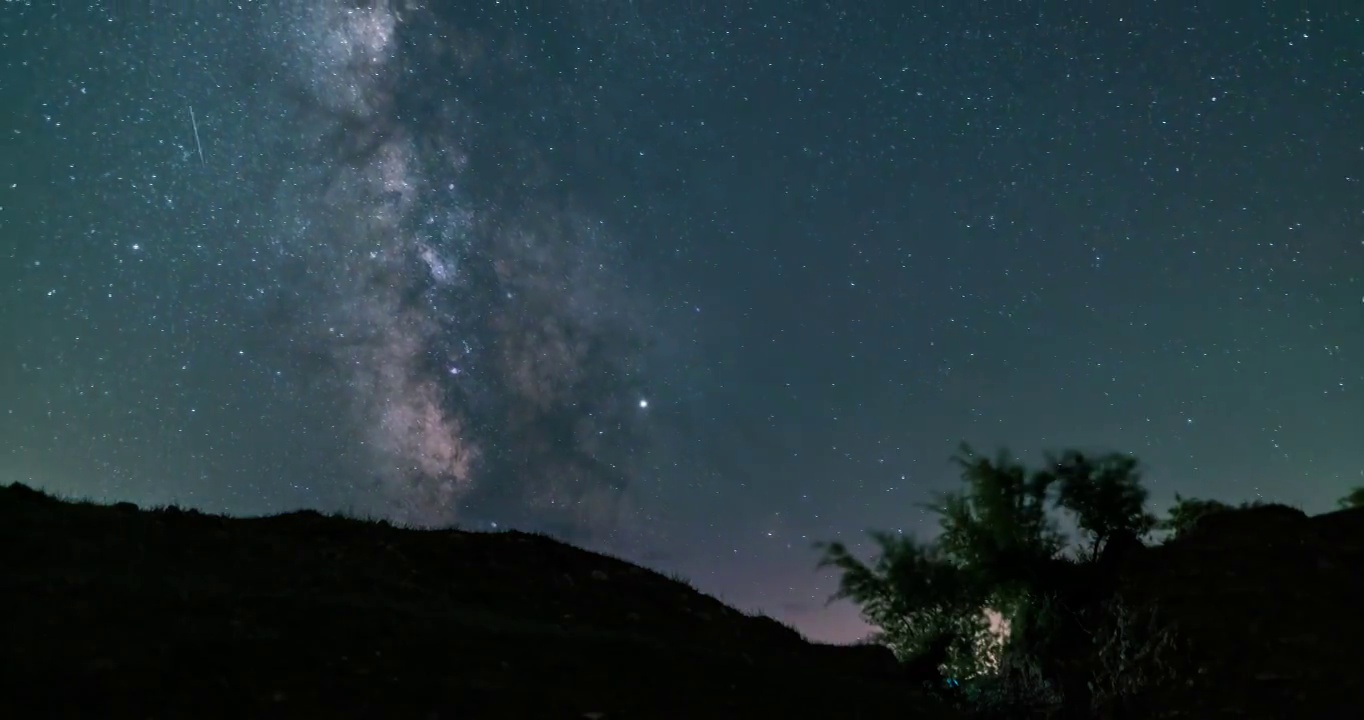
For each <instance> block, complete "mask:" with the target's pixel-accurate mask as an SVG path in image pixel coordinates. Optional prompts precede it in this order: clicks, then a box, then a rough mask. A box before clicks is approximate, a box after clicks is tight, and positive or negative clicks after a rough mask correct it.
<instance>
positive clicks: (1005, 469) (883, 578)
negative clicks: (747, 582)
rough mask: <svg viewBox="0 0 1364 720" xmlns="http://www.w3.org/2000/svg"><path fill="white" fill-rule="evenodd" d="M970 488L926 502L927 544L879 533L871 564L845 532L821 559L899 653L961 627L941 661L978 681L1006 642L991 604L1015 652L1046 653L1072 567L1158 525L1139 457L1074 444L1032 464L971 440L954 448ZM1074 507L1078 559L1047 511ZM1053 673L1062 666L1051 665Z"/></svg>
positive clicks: (953, 672) (910, 653) (920, 648)
mask: <svg viewBox="0 0 1364 720" xmlns="http://www.w3.org/2000/svg"><path fill="white" fill-rule="evenodd" d="M953 459H954V461H955V462H956V464H957V465H958V467H959V468H960V469H961V480H962V481H963V483H964V484H965V488H964V489H962V490H960V491H956V492H948V493H944V494H943V495H941V496H940V497H939V499H938V501H937V502H936V503H932V504H929V505H926V506H925V507H926V508H927V509H929V510H932V511H933V512H935V513H936V514H937V515H938V517H939V524H940V526H941V529H942V532H941V534H940V535H939V536H938V537H937V538H936V539H935V540H934V541H932V542H922V541H919V540H917V539H915V538H913V537H907V536H905V535H902V534H898V533H886V532H881V531H872V532H870V533H869V535H870V537H871V539H872V540H873V541H874V542H875V543H876V544H877V546H878V548H879V550H880V552H879V554H878V555H877V557H876V559H875V561H874V562H873V564H871V565H867V564H865V563H863V562H862V561H861V560H860V559H858V558H857V557H855V556H853V555H852V553H851V552H849V550H848V548H847V547H846V546H845V545H843V544H842V543H839V542H828V543H818V544H817V545H816V547H817V548H818V549H820V550H822V551H823V557H822V559H821V561H820V567H835V568H837V569H838V570H839V571H840V572H841V577H840V580H839V588H838V591H837V592H836V593H835V594H834V596H833V598H831V601H832V600H838V599H844V598H846V599H850V600H852V601H854V602H856V603H857V604H858V605H859V606H860V607H861V611H862V614H863V617H864V619H866V620H867V621H868V622H869V623H871V624H872V625H874V626H875V627H877V628H879V630H880V632H879V635H878V640H879V641H881V642H882V643H884V644H886V645H887V646H889V647H890V648H891V649H892V650H894V651H895V652H896V654H897V655H898V656H900V657H901V658H910V657H917V656H921V655H922V654H923V653H924V652H925V651H926V650H928V649H929V646H930V644H931V643H932V641H934V640H937V639H939V638H942V637H943V636H944V635H948V636H951V637H952V642H951V644H950V647H951V650H950V652H949V653H948V654H947V659H946V660H945V661H944V662H943V663H942V669H943V670H944V671H945V672H947V673H948V675H949V676H950V677H954V678H961V679H969V678H972V677H976V676H980V675H983V674H987V673H989V672H991V671H993V670H994V669H995V668H996V667H997V666H998V664H999V662H1000V660H1001V659H1002V657H1003V655H1004V652H1005V650H1006V648H1005V643H1004V641H1003V640H1002V639H1001V638H999V637H998V636H997V635H994V634H992V633H991V632H990V627H989V622H988V621H987V619H986V617H987V616H986V611H987V610H990V611H994V612H996V613H998V614H999V616H1000V618H1001V619H1002V620H1003V621H1004V623H1005V625H1006V626H1007V627H1008V632H1009V638H1008V641H1007V645H1008V646H1009V647H1011V648H1012V649H1013V650H1014V651H1015V652H1017V651H1020V650H1022V649H1025V648H1026V649H1027V652H1029V653H1033V652H1042V651H1043V650H1044V649H1047V650H1055V648H1048V644H1049V639H1051V638H1054V637H1055V636H1057V635H1058V632H1059V631H1058V629H1057V628H1056V627H1055V626H1056V625H1057V623H1065V622H1070V621H1067V620H1063V619H1060V613H1059V612H1058V611H1057V603H1056V602H1055V601H1056V597H1057V593H1058V592H1059V591H1060V589H1063V588H1069V587H1072V586H1075V585H1076V584H1077V581H1076V579H1075V568H1076V567H1077V565H1080V564H1083V563H1085V562H1091V561H1094V560H1097V559H1099V558H1100V557H1101V555H1102V554H1104V552H1105V550H1106V548H1109V547H1110V546H1112V547H1115V548H1116V547H1122V546H1125V545H1128V544H1130V543H1132V542H1138V543H1139V542H1140V540H1141V538H1143V537H1145V536H1146V535H1147V534H1148V533H1149V532H1150V531H1151V530H1152V529H1154V528H1155V527H1156V525H1157V521H1156V518H1155V516H1153V515H1151V514H1150V513H1149V512H1147V511H1146V509H1145V502H1146V497H1147V493H1146V490H1145V489H1144V488H1143V487H1142V486H1141V482H1140V474H1139V471H1138V464H1137V461H1136V459H1135V458H1133V457H1131V456H1128V455H1123V454H1120V453H1108V454H1103V455H1097V456H1090V455H1086V454H1084V453H1082V452H1080V451H1077V450H1068V451H1066V452H1064V453H1062V454H1061V455H1059V456H1049V457H1048V458H1047V464H1046V466H1045V467H1044V469H1042V470H1034V471H1030V470H1028V469H1027V468H1025V467H1024V466H1023V465H1021V464H1020V463H1018V462H1016V461H1015V460H1014V459H1013V458H1012V457H1011V456H1010V455H1009V453H1008V451H1007V450H1000V451H999V452H998V453H997V454H996V456H995V457H994V458H993V459H991V458H988V457H984V456H981V455H978V454H977V453H975V452H974V451H973V450H972V449H971V447H970V446H969V445H965V444H963V445H962V446H961V449H960V451H959V453H958V454H957V455H956V456H955V457H954V458H953ZM1051 508H1059V509H1061V510H1064V511H1066V512H1067V513H1068V514H1069V515H1070V519H1071V520H1072V521H1073V523H1074V525H1075V526H1076V527H1077V528H1078V529H1079V531H1080V534H1081V539H1082V543H1081V545H1080V546H1079V547H1077V548H1076V549H1077V550H1078V551H1079V552H1078V554H1079V556H1080V558H1079V559H1078V560H1077V559H1072V558H1069V557H1066V555H1065V551H1066V550H1067V549H1068V548H1069V547H1071V539H1070V538H1068V537H1067V536H1066V535H1065V534H1064V533H1062V532H1061V531H1060V530H1058V529H1057V523H1056V521H1055V519H1053V518H1052V517H1051V515H1050V514H1049V512H1048V511H1049V509H1051ZM1042 670H1043V672H1044V674H1045V673H1053V674H1054V672H1055V671H1056V668H1043V669H1042Z"/></svg>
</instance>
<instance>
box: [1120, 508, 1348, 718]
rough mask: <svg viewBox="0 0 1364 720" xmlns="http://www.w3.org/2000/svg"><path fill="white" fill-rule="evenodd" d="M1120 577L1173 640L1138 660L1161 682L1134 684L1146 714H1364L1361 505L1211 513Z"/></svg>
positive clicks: (1144, 554) (1131, 601) (1135, 604)
mask: <svg viewBox="0 0 1364 720" xmlns="http://www.w3.org/2000/svg"><path fill="white" fill-rule="evenodd" d="M1119 583H1120V584H1119V593H1120V595H1121V597H1122V598H1123V601H1124V603H1125V605H1126V607H1127V608H1128V609H1129V611H1131V612H1134V613H1135V614H1136V615H1138V616H1141V617H1146V618H1154V620H1155V623H1154V624H1155V625H1156V626H1159V627H1164V628H1168V629H1169V636H1170V638H1171V639H1172V640H1173V641H1174V644H1173V645H1172V649H1173V648H1178V652H1171V653H1168V654H1166V656H1165V657H1164V658H1161V659H1160V660H1159V662H1153V663H1151V664H1150V666H1149V667H1146V668H1143V669H1144V670H1145V671H1146V672H1148V673H1149V674H1151V675H1153V676H1156V675H1163V676H1164V680H1166V681H1165V682H1160V683H1152V684H1151V685H1150V687H1149V691H1141V692H1137V693H1135V695H1137V696H1138V697H1134V698H1133V699H1134V700H1138V701H1139V703H1140V705H1141V706H1142V707H1144V708H1146V709H1147V710H1149V714H1144V717H1149V718H1160V717H1201V718H1218V717H1238V718H1296V717H1302V718H1306V717H1314V718H1316V717H1320V718H1326V717H1360V716H1361V715H1364V683H1361V681H1360V678H1361V677H1362V676H1364V618H1361V616H1360V608H1361V607H1364V508H1354V509H1348V510H1339V511H1336V512H1330V513H1326V514H1323V515H1316V516H1312V517H1308V516H1307V515H1305V514H1304V513H1302V512H1301V511H1299V510H1296V509H1294V508H1288V507H1284V506H1282V505H1264V506H1258V507H1248V508H1240V509H1233V510H1228V511H1225V512H1219V513H1214V514H1210V515H1208V516H1206V517H1204V518H1200V519H1199V522H1198V523H1197V524H1196V525H1195V526H1194V527H1193V529H1192V530H1191V531H1190V532H1188V533H1187V534H1186V535H1184V536H1181V537H1178V538H1174V539H1172V540H1170V541H1169V542H1167V543H1165V544H1163V545H1159V546H1156V547H1151V548H1147V549H1144V550H1143V551H1141V552H1138V553H1134V554H1133V555H1132V556H1131V557H1130V558H1127V559H1126V560H1125V562H1124V563H1123V567H1122V568H1121V571H1120V581H1119ZM1152 659H1153V660H1154V658H1152ZM1162 666H1163V667H1162ZM1133 690H1137V688H1135V687H1134V688H1133ZM1176 710H1178V712H1179V714H1176Z"/></svg>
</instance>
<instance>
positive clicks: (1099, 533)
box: [1050, 450, 1157, 558]
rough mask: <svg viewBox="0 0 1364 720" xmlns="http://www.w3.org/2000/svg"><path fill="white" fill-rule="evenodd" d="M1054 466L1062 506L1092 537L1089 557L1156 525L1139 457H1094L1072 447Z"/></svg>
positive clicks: (1088, 535)
mask: <svg viewBox="0 0 1364 720" xmlns="http://www.w3.org/2000/svg"><path fill="white" fill-rule="evenodd" d="M1050 464H1051V466H1052V470H1051V472H1052V474H1053V475H1055V477H1056V479H1057V481H1058V484H1059V493H1058V496H1057V499H1056V504H1057V507H1061V508H1065V509H1067V510H1070V511H1071V512H1072V513H1074V515H1075V523H1076V526H1077V527H1079V529H1080V532H1081V534H1082V535H1084V537H1085V538H1086V539H1087V540H1088V541H1089V542H1088V547H1086V548H1084V550H1085V551H1086V552H1087V554H1088V556H1089V557H1091V558H1097V557H1099V555H1100V553H1102V552H1103V550H1104V546H1105V545H1106V544H1107V543H1108V542H1109V541H1110V540H1112V539H1113V538H1115V537H1119V536H1121V537H1128V538H1143V537H1145V536H1146V535H1148V534H1150V532H1151V531H1152V530H1153V529H1155V527H1156V523H1157V520H1156V516H1155V515H1152V514H1151V513H1149V512H1147V510H1146V497H1147V492H1146V488H1144V487H1142V485H1141V473H1140V471H1139V470H1138V467H1137V459H1136V458H1134V457H1132V456H1130V455H1123V454H1121V453H1109V454H1107V455H1101V456H1098V457H1093V458H1091V457H1087V456H1086V455H1084V454H1083V453H1080V452H1077V451H1074V450H1071V451H1068V452H1066V453H1064V454H1063V455H1061V457H1059V458H1051V459H1050Z"/></svg>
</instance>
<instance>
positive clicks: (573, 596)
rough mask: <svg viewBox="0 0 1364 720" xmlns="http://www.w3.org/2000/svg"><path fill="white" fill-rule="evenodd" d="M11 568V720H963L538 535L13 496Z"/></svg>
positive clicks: (847, 652) (882, 667)
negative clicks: (366, 719) (230, 515)
mask: <svg viewBox="0 0 1364 720" xmlns="http://www.w3.org/2000/svg"><path fill="white" fill-rule="evenodd" d="M0 568H3V574H0V578H3V580H0V583H3V586H2V587H0V669H2V670H3V672H2V673H0V678H2V679H0V683H3V685H4V687H3V689H2V690H3V691H0V716H3V717H16V718H17V717H24V718H36V717H58V716H60V717H101V718H125V717H138V718H181V717H183V718H216V717H251V718H272V717H281V718H282V717H327V718H332V719H338V718H361V717H372V718H408V717H411V718H423V719H426V718H430V719H433V720H434V719H436V718H599V719H601V720H611V719H614V718H620V719H626V718H700V717H706V718H726V717H733V718H740V717H772V718H783V717H784V718H794V717H809V718H834V717H838V718H882V717H885V718H892V717H893V718H946V717H955V714H954V713H952V712H949V711H948V710H945V709H943V707H942V705H941V704H940V703H939V702H938V701H936V700H934V699H932V698H928V697H925V696H923V693H922V691H921V690H920V689H919V688H920V687H921V683H919V682H917V681H916V679H914V678H910V677H907V676H906V672H907V671H906V670H905V669H903V667H902V666H900V665H899V664H898V663H896V661H895V659H894V656H893V655H892V654H891V653H890V651H889V650H886V649H884V648H880V647H837V646H828V645H817V644H813V643H809V642H807V641H805V640H804V639H803V638H802V637H801V636H800V635H799V634H798V633H796V632H795V631H794V630H791V629H790V628H788V627H786V626H783V625H781V624H780V623H777V622H776V621H774V620H771V619H768V618H763V617H753V616H748V615H745V614H743V613H741V612H739V611H736V610H734V609H733V608H730V607H727V606H725V605H724V604H723V603H721V602H719V601H718V600H715V599H714V598H711V597H708V596H706V595H704V594H702V593H700V592H697V591H696V590H694V589H692V588H691V587H689V586H687V585H686V584H685V583H682V582H679V581H676V580H672V579H669V578H667V577H664V576H663V575H660V574H658V573H656V572H653V571H650V570H647V569H644V568H641V567H638V566H635V565H631V564H630V563H627V562H624V561H621V560H619V559H615V558H611V557H607V556H603V555H599V554H595V553H591V552H587V551H584V550H580V549H577V548H573V547H570V546H568V545H565V544H562V543H560V542H557V541H555V540H553V539H550V538H548V537H544V536H539V535H530V534H524V533H519V532H506V533H474V532H464V531H459V530H440V531H421V530H409V529H402V528H396V527H393V526H391V525H389V524H387V523H383V522H369V521H362V520H357V519H351V518H345V517H334V516H325V515H321V514H318V513H315V512H295V513H290V514H286V515H279V516H272V517H263V518H225V517H220V516H213V515H206V514H202V513H198V512H194V511H183V510H178V509H175V508H166V509H159V510H142V509H139V508H137V507H136V506H134V505H131V504H128V503H120V504H118V505H115V506H103V505H96V504H91V503H84V502H68V501H64V500H59V499H57V498H53V497H50V496H48V495H46V494H43V493H41V492H38V491H35V490H32V489H30V488H27V487H25V486H23V485H18V484H15V485H11V486H9V487H7V488H6V487H0Z"/></svg>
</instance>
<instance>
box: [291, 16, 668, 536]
mask: <svg viewBox="0 0 1364 720" xmlns="http://www.w3.org/2000/svg"><path fill="white" fill-rule="evenodd" d="M267 27H268V28H270V30H271V31H270V32H269V33H267V36H268V39H269V40H271V41H272V42H273V43H274V46H273V48H274V52H275V53H277V54H278V57H279V60H280V62H281V64H282V66H283V67H285V68H287V72H290V73H292V76H291V77H290V78H289V79H288V80H287V81H286V83H285V84H286V85H288V86H290V87H291V88H292V89H293V94H294V100H295V112H296V113H297V114H298V116H299V117H300V118H303V119H304V124H305V125H306V126H307V128H308V129H309V131H310V132H311V133H313V134H312V135H311V137H310V141H311V142H309V143H308V144H307V151H306V152H305V153H303V154H302V159H301V160H300V162H299V163H298V165H297V166H295V167H291V168H289V169H288V170H287V171H286V172H284V173H283V175H282V176H281V177H280V178H279V190H278V194H277V196H278V197H279V198H280V199H281V200H280V202H278V203H277V207H278V208H279V210H278V212H279V213H280V218H279V224H280V226H281V227H285V228H292V232H291V234H290V235H289V236H288V237H284V238H281V239H280V244H281V252H282V253H284V254H286V255H288V256H290V258H291V259H293V260H295V261H296V262H297V263H299V264H300V265H301V266H302V267H303V268H304V269H305V275H306V276H307V278H309V280H308V281H307V288H308V289H307V291H306V293H304V294H303V295H302V296H301V297H302V298H304V301H303V302H302V303H301V304H303V305H305V306H306V309H304V310H302V311H301V312H292V313H290V317H291V318H294V319H293V321H292V322H293V323H294V324H295V327H291V328H289V329H288V332H289V333H290V334H291V335H294V336H297V337H300V338H306V340H300V341H299V342H306V343H308V344H309V345H310V347H308V348H307V351H308V352H311V353H322V354H325V355H328V356H330V358H331V359H332V360H333V361H334V367H335V369H336V371H337V372H338V373H340V374H341V376H342V377H343V378H344V382H343V383H342V386H343V387H344V388H345V392H347V393H348V394H349V395H350V396H351V398H352V399H353V404H354V407H353V411H354V413H355V414H356V420H358V426H359V427H360V428H362V433H363V441H364V443H365V445H366V447H367V451H368V452H367V459H368V461H369V462H371V463H372V465H373V468H372V470H373V476H374V477H375V478H376V480H377V481H378V483H379V484H380V485H381V487H382V491H383V493H384V495H385V496H386V497H387V498H388V499H389V501H390V502H391V513H392V514H393V515H395V516H396V517H397V518H398V519H400V520H403V521H406V522H410V523H414V524H421V525H438V524H446V523H451V522H458V521H462V520H465V519H466V518H468V517H474V518H497V519H499V520H500V521H502V522H511V523H517V524H520V525H523V526H525V525H532V526H538V527H542V528H550V529H553V530H556V531H558V532H560V533H564V534H570V535H573V536H575V537H583V536H585V535H586V536H596V535H601V534H611V533H613V532H615V531H617V530H619V529H621V528H622V527H623V524H625V523H629V522H630V521H632V520H633V519H634V515H633V513H632V512H631V509H630V507H628V505H627V503H626V500H625V496H624V495H623V494H622V492H623V491H624V490H625V489H626V487H627V486H628V485H629V484H630V482H631V481H632V479H634V478H635V477H636V476H637V474H638V473H639V472H640V471H641V469H642V468H643V467H644V465H643V463H644V462H645V454H646V452H647V449H648V436H647V429H648V428H647V422H648V418H647V417H646V413H645V412H644V410H643V408H641V406H640V403H639V399H640V397H641V393H642V392H643V391H644V389H645V388H644V385H645V380H644V377H643V374H642V364H643V362H644V354H645V352H646V351H647V349H648V346H649V344H650V339H649V337H648V332H647V327H648V323H647V318H646V315H647V310H646V308H647V303H646V302H645V300H644V298H643V296H642V294H641V293H640V292H639V291H638V290H637V289H632V288H631V287H630V286H629V283H628V278H627V271H626V270H625V269H624V262H623V260H622V258H621V252H620V248H619V243H618V242H617V240H616V239H615V238H613V237H612V236H611V233H610V231H609V230H607V229H605V228H604V227H603V225H602V223H601V222H600V221H595V220H594V219H593V218H592V217H591V216H590V214H588V213H587V212H586V211H584V210H582V209H581V208H579V207H577V206H576V205H575V203H574V201H573V197H572V193H570V192H568V191H567V190H566V189H565V188H564V184H563V179H562V177H556V175H555V172H556V170H555V168H554V167H552V166H550V165H549V164H548V163H547V162H546V161H545V159H544V157H543V153H542V149H541V148H539V147H536V146H535V145H534V144H533V139H527V138H526V137H525V136H524V135H519V134H515V133H508V132H506V131H504V130H502V129H500V127H499V123H500V118H499V117H498V116H497V115H496V108H495V107H494V108H493V110H492V111H489V110H488V109H486V108H485V107H483V106H480V107H479V108H477V109H475V108H472V107H471V104H470V103H467V102H466V98H465V97H463V96H462V92H465V91H467V90H468V89H469V88H477V87H479V86H483V87H488V86H493V87H495V85H496V83H503V82H512V81H514V77H513V76H514V74H515V71H516V69H517V68H516V57H515V55H514V51H513V50H512V49H508V48H498V47H497V46H496V43H495V38H487V37H481V36H479V35H477V34H476V33H474V32H473V31H470V30H468V29H467V28H463V27H460V26H459V25H458V24H457V23H456V22H454V21H452V20H450V19H446V18H442V17H439V16H437V15H435V14H433V13H430V12H427V11H424V10H421V9H419V8H418V7H416V6H415V5H408V6H402V7H401V8H400V4H399V3H397V2H385V1H383V0H379V1H377V2H372V3H354V2H351V3H346V2H307V3H297V4H293V5H286V6H284V7H282V8H281V10H279V14H278V16H277V17H276V18H275V19H274V21H273V22H272V23H268V24H267ZM544 112H548V113H554V112H556V111H555V109H554V108H553V107H547V108H546V109H545V110H544ZM296 297H297V296H296ZM294 302H299V301H298V300H297V299H295V300H294Z"/></svg>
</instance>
